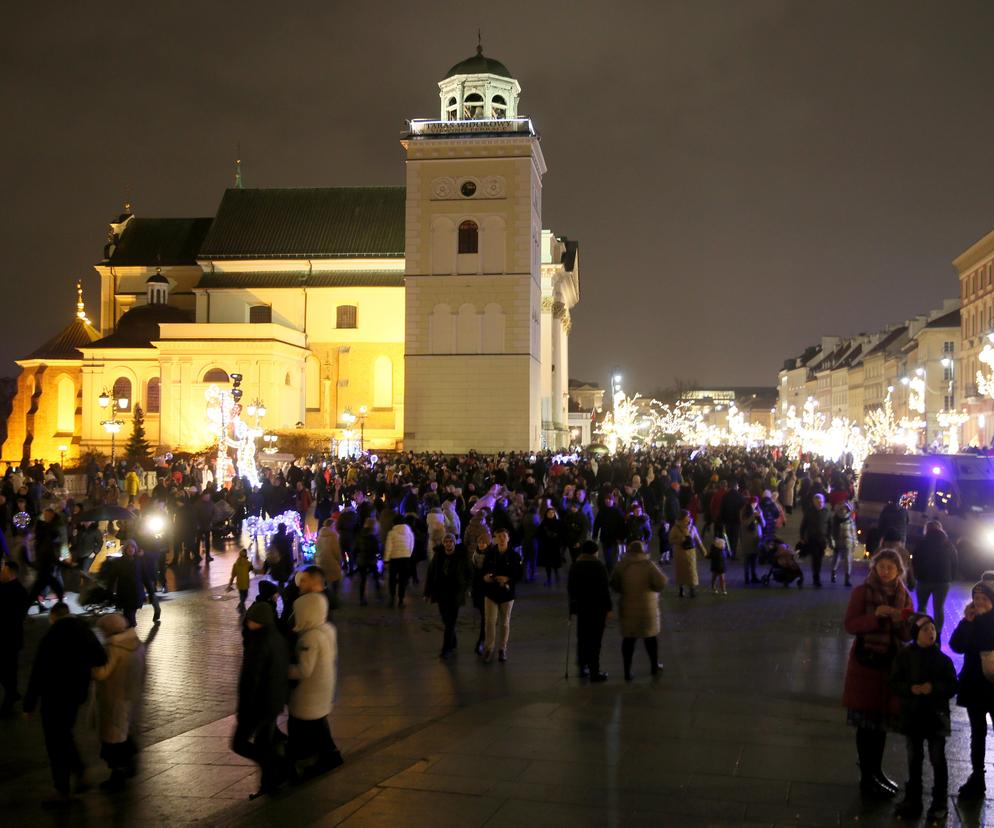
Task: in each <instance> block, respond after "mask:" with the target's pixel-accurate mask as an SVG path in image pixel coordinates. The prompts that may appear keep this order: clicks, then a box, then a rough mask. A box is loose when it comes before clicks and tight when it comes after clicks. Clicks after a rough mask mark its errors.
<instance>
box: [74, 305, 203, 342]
mask: <svg viewBox="0 0 994 828" xmlns="http://www.w3.org/2000/svg"><path fill="white" fill-rule="evenodd" d="M170 322H193V314H192V313H191V312H190V311H185V310H182V309H181V308H175V307H173V306H172V305H159V304H156V305H139V306H138V307H135V308H132V309H131V310H129V311H128V312H127V313H125V314H123V315H122V316H121V318H120V319H118V320H117V330H116V331H114V333H112V334H110V336H105V337H104V338H103V339H100V340H98V341H96V342H94V343H93V347H94V348H151V347H152V342H153V340H156V339H158V338H159V325H160V324H161V323H170Z"/></svg>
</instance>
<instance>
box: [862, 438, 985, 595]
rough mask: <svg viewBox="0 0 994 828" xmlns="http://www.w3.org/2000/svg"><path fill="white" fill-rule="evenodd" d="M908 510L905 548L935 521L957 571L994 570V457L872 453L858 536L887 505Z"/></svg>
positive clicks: (866, 471) (864, 533)
mask: <svg viewBox="0 0 994 828" xmlns="http://www.w3.org/2000/svg"><path fill="white" fill-rule="evenodd" d="M902 500H903V501H904V503H905V504H906V505H907V508H908V545H909V546H911V547H913V546H914V544H915V543H916V542H917V540H918V539H919V538H920V537H921V536H922V534H923V533H924V531H925V524H926V523H927V522H928V521H930V520H933V519H934V520H938V521H939V522H940V523H941V524H942V527H943V529H945V530H946V533H947V534H948V535H949V538H950V540H952V541H953V543H955V544H956V546H957V548H958V549H959V552H960V570H961V571H962V572H963V574H964V575H968V576H971V577H972V576H973V575H974V574H977V573H979V572H981V571H983V570H984V569H990V568H994V458H991V457H980V456H977V455H975V454H871V455H870V456H869V457H867V458H866V461H865V462H864V463H863V469H862V472H861V473H860V476H859V483H858V488H857V495H856V514H857V519H856V526H857V529H858V530H859V532H860V535H861V537H863V538H866V537H867V533H868V532H869V531H871V530H872V529H874V528H875V527H876V525H877V521H878V519H879V518H880V512H881V511H882V510H883V508H884V506H886V505H887V503H888V502H891V501H892V502H894V503H900V502H901V501H902Z"/></svg>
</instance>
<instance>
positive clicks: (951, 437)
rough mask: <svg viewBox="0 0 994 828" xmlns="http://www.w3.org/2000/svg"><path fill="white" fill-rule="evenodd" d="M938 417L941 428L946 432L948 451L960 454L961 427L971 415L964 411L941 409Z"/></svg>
mask: <svg viewBox="0 0 994 828" xmlns="http://www.w3.org/2000/svg"><path fill="white" fill-rule="evenodd" d="M937 419H938V421H939V428H941V429H942V430H943V431H944V432H945V433H946V451H947V452H949V453H950V454H959V450H960V442H959V429H960V426H961V425H963V423H965V422H966V421H967V420H969V419H970V417H969V415H967V414H966V412H964V411H940V412H939V413H938V415H937Z"/></svg>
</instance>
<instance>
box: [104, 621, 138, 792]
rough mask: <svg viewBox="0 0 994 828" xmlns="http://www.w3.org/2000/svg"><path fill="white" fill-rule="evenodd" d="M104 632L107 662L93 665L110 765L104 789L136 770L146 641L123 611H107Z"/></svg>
mask: <svg viewBox="0 0 994 828" xmlns="http://www.w3.org/2000/svg"><path fill="white" fill-rule="evenodd" d="M97 626H98V627H100V630H101V632H102V633H103V634H104V649H105V650H106V652H107V663H106V664H104V665H102V666H101V667H94V668H93V678H94V679H95V680H96V682H97V711H98V716H99V723H100V758H101V759H103V760H104V761H105V762H106V763H107V765H108V767H110V777H109V778H108V779H107V780H105V781H104V782H101V783H100V787H101V788H103V789H104V790H119V789H120V788H122V787H123V786H124V783H125V780H126V779H127V778H128V777H129V776H134V773H135V753H137V749H136V747H135V743H134V741H133V740H132V738H131V731H132V728H133V727H134V726H135V724H137V721H138V712H139V710H140V707H141V693H142V681H143V679H144V675H145V645H144V644H142V642H141V640H140V639H139V638H138V633H137V632H135V628H134V627H130V626H128V622H127V621H126V620H125V618H124V616H123V615H120V614H119V613H113V614H112V615H105V616H103V618H101V619H100V621H98V622H97Z"/></svg>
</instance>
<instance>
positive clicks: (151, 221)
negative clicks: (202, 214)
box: [104, 216, 212, 266]
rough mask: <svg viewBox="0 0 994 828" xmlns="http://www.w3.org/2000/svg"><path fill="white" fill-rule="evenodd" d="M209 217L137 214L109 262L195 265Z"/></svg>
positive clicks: (111, 253)
mask: <svg viewBox="0 0 994 828" xmlns="http://www.w3.org/2000/svg"><path fill="white" fill-rule="evenodd" d="M211 221H212V219H209V218H139V217H138V216H135V217H134V218H133V219H131V221H129V222H128V226H127V227H125V228H124V233H122V234H121V238H120V240H119V241H118V243H117V245H116V246H114V248H113V250H111V251H109V252H110V255H109V256H108V257H107V258H106V259H105V260H104V261H105V262H106V263H107V264H110V265H117V266H126V265H155V264H162V265H163V266H165V265H192V264H196V263H197V251H198V250H200V245H201V243H202V242H203V240H204V236H206V235H207V230H208V229H209V228H210V226H211Z"/></svg>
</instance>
